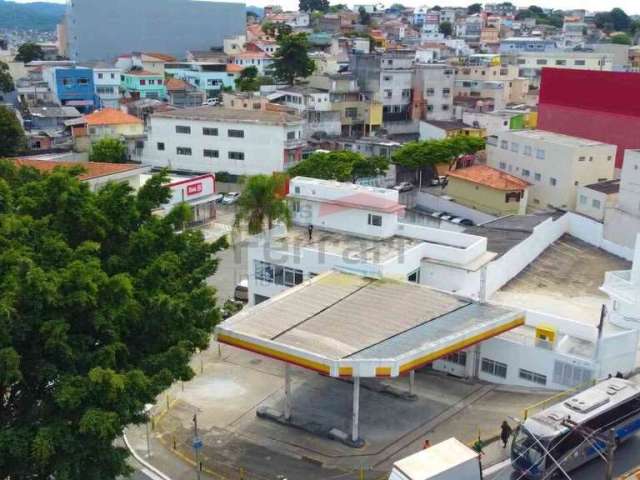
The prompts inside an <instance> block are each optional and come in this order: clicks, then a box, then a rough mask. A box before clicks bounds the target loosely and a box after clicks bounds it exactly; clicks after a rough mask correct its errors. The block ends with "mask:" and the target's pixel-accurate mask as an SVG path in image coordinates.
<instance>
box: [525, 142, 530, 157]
mask: <svg viewBox="0 0 640 480" xmlns="http://www.w3.org/2000/svg"><path fill="white" fill-rule="evenodd" d="M524 154H525V155H526V156H527V157H530V156H531V145H525V146H524Z"/></svg>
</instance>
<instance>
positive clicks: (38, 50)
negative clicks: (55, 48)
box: [16, 42, 44, 63]
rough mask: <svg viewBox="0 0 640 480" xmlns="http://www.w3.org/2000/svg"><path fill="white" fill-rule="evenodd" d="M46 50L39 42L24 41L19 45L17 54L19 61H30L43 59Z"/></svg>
mask: <svg viewBox="0 0 640 480" xmlns="http://www.w3.org/2000/svg"><path fill="white" fill-rule="evenodd" d="M43 59H44V51H43V50H42V47H41V46H40V45H38V44H37V43H31V42H28V43H23V44H22V45H20V46H19V47H18V54H17V55H16V61H17V62H23V63H29V62H33V61H34V60H43Z"/></svg>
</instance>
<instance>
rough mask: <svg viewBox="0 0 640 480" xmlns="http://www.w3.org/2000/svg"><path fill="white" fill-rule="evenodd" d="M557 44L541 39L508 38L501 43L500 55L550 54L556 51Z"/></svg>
mask: <svg viewBox="0 0 640 480" xmlns="http://www.w3.org/2000/svg"><path fill="white" fill-rule="evenodd" d="M556 48H557V47H556V42H555V41H554V40H551V39H546V38H540V37H508V38H505V39H503V40H502V41H501V42H500V53H512V54H517V53H525V52H536V53H537V52H548V51H551V50H556Z"/></svg>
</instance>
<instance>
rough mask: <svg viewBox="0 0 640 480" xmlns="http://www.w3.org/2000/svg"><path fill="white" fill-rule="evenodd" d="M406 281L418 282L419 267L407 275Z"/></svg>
mask: <svg viewBox="0 0 640 480" xmlns="http://www.w3.org/2000/svg"><path fill="white" fill-rule="evenodd" d="M407 281H408V282H413V283H420V269H417V270H414V271H413V272H411V273H410V274H409V275H407Z"/></svg>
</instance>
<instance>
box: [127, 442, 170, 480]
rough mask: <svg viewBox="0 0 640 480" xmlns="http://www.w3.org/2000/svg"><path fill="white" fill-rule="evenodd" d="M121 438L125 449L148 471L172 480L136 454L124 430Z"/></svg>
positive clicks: (166, 479) (163, 479) (162, 479)
mask: <svg viewBox="0 0 640 480" xmlns="http://www.w3.org/2000/svg"><path fill="white" fill-rule="evenodd" d="M122 439H123V440H124V444H125V445H126V446H127V450H129V453H131V455H132V456H133V458H135V459H136V461H137V462H138V463H140V464H141V465H142V466H144V467H145V468H146V469H148V470H149V471H151V472H153V473H154V474H155V475H157V476H158V477H159V478H160V479H161V480H172V479H171V477H169V476H168V475H165V474H164V473H162V472H161V471H160V470H158V469H157V468H156V467H154V466H153V465H151V464H150V463H149V462H147V461H146V460H145V459H143V458H142V457H141V456H140V455H138V452H136V451H135V449H134V448H133V447H132V446H131V444H130V443H129V439H128V438H127V434H126V433H124V432H123V433H122Z"/></svg>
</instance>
